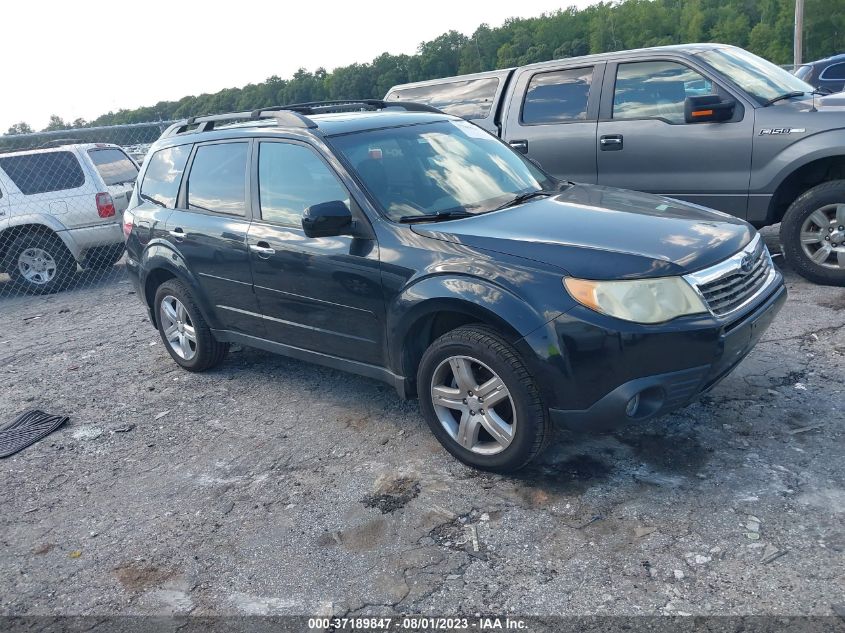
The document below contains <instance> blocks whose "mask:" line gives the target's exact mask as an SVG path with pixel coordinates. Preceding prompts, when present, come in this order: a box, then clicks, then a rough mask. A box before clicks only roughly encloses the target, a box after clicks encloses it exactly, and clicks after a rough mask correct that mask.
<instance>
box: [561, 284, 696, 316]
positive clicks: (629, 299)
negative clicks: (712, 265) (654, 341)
mask: <svg viewBox="0 0 845 633" xmlns="http://www.w3.org/2000/svg"><path fill="white" fill-rule="evenodd" d="M563 285H564V287H565V288H566V290H567V292H569V294H570V295H572V298H573V299H575V300H576V301H577V302H578V303H580V304H581V305H585V306H587V307H588V308H590V309H592V310H595V311H596V312H601V313H603V314H607V315H609V316H613V317H616V318H617V319H624V320H625V321H633V322H635V323H662V322H664V321H669V320H671V319H674V318H675V317H679V316H683V315H685V314H700V313H702V312H707V307H706V306H705V305H704V302H703V301H702V300H701V298H700V297H699V296H698V294H697V293H696V292H695V290H694V289H693V288H692V286H690V285H689V284H688V283H687V282H686V281H684V280H683V279H682V278H680V277H657V278H654V279H634V280H631V281H590V280H588V279H576V278H575V277H564V278H563Z"/></svg>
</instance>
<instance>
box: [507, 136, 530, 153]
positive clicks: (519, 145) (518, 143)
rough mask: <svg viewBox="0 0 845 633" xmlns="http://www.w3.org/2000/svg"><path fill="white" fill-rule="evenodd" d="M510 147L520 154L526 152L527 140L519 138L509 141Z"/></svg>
mask: <svg viewBox="0 0 845 633" xmlns="http://www.w3.org/2000/svg"><path fill="white" fill-rule="evenodd" d="M508 145H510V146H511V147H512V148H514V149H515V150H516V151H517V152H519V153H520V154H527V153H528V141H527V140H525V139H519V140H514V141H510V142H509V143H508Z"/></svg>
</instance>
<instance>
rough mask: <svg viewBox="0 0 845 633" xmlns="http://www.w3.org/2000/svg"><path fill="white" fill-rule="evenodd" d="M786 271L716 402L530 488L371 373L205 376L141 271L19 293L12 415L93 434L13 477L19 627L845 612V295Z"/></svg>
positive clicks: (11, 354) (12, 594) (32, 451)
mask: <svg viewBox="0 0 845 633" xmlns="http://www.w3.org/2000/svg"><path fill="white" fill-rule="evenodd" d="M768 239H769V240H770V241H771V236H770V237H769V238H768ZM777 261H778V264H779V265H781V266H782V265H783V262H782V260H781V259H780V258H778V260H777ZM785 273H786V276H787V279H788V285H789V290H790V299H789V302H788V304H787V305H786V307H785V308H784V310H783V311H782V312H781V314H780V315H779V317H778V318H777V319H776V321H775V323H774V325H773V327H772V328H771V329H770V330H769V331H768V332H767V334H766V335H765V337H764V340H763V341H762V342H761V343H760V344H759V345H758V347H757V348H756V350H755V351H754V352H753V353H752V354H751V355H750V357H749V358H748V359H746V360H745V361H744V362H743V363H742V365H741V366H740V367H739V368H738V369H737V371H736V372H735V373H734V374H733V375H732V376H731V377H730V378H729V379H728V380H726V381H725V382H723V383H722V384H721V385H720V386H719V387H718V388H717V389H715V390H714V391H713V392H712V393H711V394H710V395H708V396H707V397H705V398H704V399H703V401H701V402H699V403H696V404H694V405H692V406H690V407H688V408H687V409H685V410H683V411H681V412H679V413H677V414H675V415H672V416H670V417H667V418H665V419H661V420H659V421H656V422H652V423H648V424H643V425H640V426H631V427H628V428H625V429H623V430H620V431H619V432H616V433H614V434H606V435H583V436H577V435H573V434H569V433H560V434H559V435H558V436H557V440H556V442H555V444H554V446H553V447H552V449H551V450H550V451H549V452H548V453H547V454H546V455H545V458H544V459H543V460H542V463H541V464H539V465H537V466H536V467H534V468H532V469H531V470H529V471H528V472H524V473H522V474H521V475H519V476H518V477H500V476H493V475H487V474H482V473H479V472H475V471H473V470H470V469H468V468H465V467H463V466H462V465H460V464H459V463H458V462H456V461H455V460H454V459H452V458H451V457H450V456H449V455H447V454H446V453H445V451H443V450H442V449H441V448H440V447H439V445H438V444H437V442H436V441H435V440H434V439H433V437H432V436H431V434H430V433H429V431H428V429H427V428H426V426H425V424H424V422H423V421H422V419H421V417H420V415H419V411H418V408H417V405H416V403H415V402H409V403H403V402H401V401H399V400H398V399H397V397H396V395H395V393H394V392H393V391H392V390H391V389H390V388H388V387H386V386H383V385H381V384H379V383H376V382H373V381H370V380H366V379H363V378H358V377H354V376H349V375H345V374H342V373H339V372H336V371H332V370H328V369H323V368H320V367H316V366H313V365H309V364H305V363H302V362H297V361H293V360H287V359H284V358H280V357H275V356H271V355H269V354H265V353H263V352H258V351H252V350H239V351H236V352H235V353H233V354H231V355H230V357H229V359H228V361H227V362H226V363H225V364H224V365H223V366H222V367H221V368H219V369H218V370H215V371H213V372H210V373H207V374H204V375H192V374H189V373H186V372H184V371H181V370H180V369H178V368H177V366H176V365H175V364H174V363H173V362H172V360H171V359H170V358H169V356H168V355H167V354H166V352H165V350H164V348H163V346H162V344H161V342H160V340H159V337H158V334H157V333H156V332H155V331H154V330H153V329H152V328H151V327H150V325H149V323H148V322H147V319H146V317H145V314H144V310H143V309H142V307H141V305H140V303H139V302H138V299H137V298H136V297H135V296H134V295H133V294H131V288H130V286H129V284H128V282H127V281H126V280H125V279H124V277H123V275H122V272H121V271H120V268H116V269H115V272H114V275H113V276H112V277H111V278H110V279H107V280H105V281H103V282H102V283H101V284H98V285H97V286H96V287H93V288H87V289H80V290H74V291H70V292H65V293H62V294H57V295H54V296H51V297H49V298H46V299H45V298H36V299H33V298H26V297H18V298H12V299H4V300H3V301H2V303H0V380H2V384H3V389H2V391H0V419H2V420H3V421H5V420H9V419H11V418H12V417H13V416H15V415H16V414H17V413H18V412H20V411H22V410H24V409H26V408H30V407H38V408H42V409H44V410H47V411H50V412H56V413H65V414H67V415H70V417H71V422H70V424H68V425H67V426H65V427H64V428H62V429H60V430H59V431H58V432H56V433H54V434H53V435H52V436H50V437H49V438H47V439H45V440H43V441H41V442H40V443H38V444H36V445H35V446H32V447H30V448H29V449H27V450H25V451H23V452H22V453H19V454H18V455H16V456H14V457H11V458H8V459H5V460H2V461H1V462H0V470H2V479H0V483H1V484H2V485H0V507H2V513H0V587H2V591H0V613H2V614H7V615H8V614H30V615H35V614H101V615H105V614H151V613H159V614H165V613H192V614H195V615H203V614H316V613H323V614H327V613H334V614H345V613H350V612H368V613H375V612H378V613H394V612H395V613H423V614H425V613H428V614H441V615H453V614H456V613H464V614H473V613H476V612H482V613H503V612H509V613H512V614H518V615H528V614H632V615H633V614H664V613H676V614H677V613H690V614H819V615H829V614H832V613H833V612H834V609H836V608H845V607H842V606H841V605H842V603H845V580H843V577H844V576H843V569H845V520H843V519H845V462H843V450H842V449H843V432H845V415H843V411H845V365H843V358H845V328H843V325H845V290H843V289H839V288H824V287H818V286H812V285H810V284H808V283H806V282H804V281H802V280H801V279H799V278H798V277H796V276H795V275H794V274H793V273H791V272H790V271H788V270H787V271H785Z"/></svg>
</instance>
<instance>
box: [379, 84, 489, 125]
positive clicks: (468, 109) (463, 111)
mask: <svg viewBox="0 0 845 633" xmlns="http://www.w3.org/2000/svg"><path fill="white" fill-rule="evenodd" d="M498 87H499V80H498V78H496V77H485V78H483V79H466V80H462V81H450V82H448V83H441V84H431V85H429V86H417V87H415V88H402V89H399V90H394V91H393V92H391V93H390V94H389V95H387V101H413V102H416V103H424V104H426V105H430V106H434V107H435V108H438V109H440V110H443V112H446V113H448V114H453V115H455V116H459V117H463V118H465V119H485V118H487V116H489V114H490V108H492V107H493V98H494V97H495V96H496V89H497V88H498Z"/></svg>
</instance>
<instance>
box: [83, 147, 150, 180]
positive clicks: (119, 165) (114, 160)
mask: <svg viewBox="0 0 845 633" xmlns="http://www.w3.org/2000/svg"><path fill="white" fill-rule="evenodd" d="M88 155H89V156H90V157H91V160H92V161H94V166H95V167H96V168H97V171H98V172H100V176H102V177H103V180H104V181H105V183H106V185H107V186H108V185H119V184H121V183H133V182H135V179H136V178H137V177H138V168H137V167H135V163H133V162H132V161H131V160H130V159H129V157H128V156H127V155H126V154H124V153H123V150H119V149H117V148H116V147H106V148H103V149H89V150H88Z"/></svg>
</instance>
